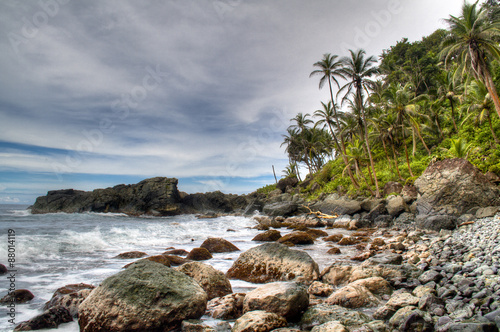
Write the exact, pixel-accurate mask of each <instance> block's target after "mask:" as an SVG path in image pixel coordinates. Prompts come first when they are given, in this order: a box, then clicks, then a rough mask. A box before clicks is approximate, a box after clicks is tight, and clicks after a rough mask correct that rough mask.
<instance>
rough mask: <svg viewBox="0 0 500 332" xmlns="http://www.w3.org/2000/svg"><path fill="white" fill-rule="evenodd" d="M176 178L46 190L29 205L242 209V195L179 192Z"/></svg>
mask: <svg viewBox="0 0 500 332" xmlns="http://www.w3.org/2000/svg"><path fill="white" fill-rule="evenodd" d="M177 183H178V180H177V179H176V178H165V177H156V178H151V179H146V180H143V181H141V182H139V183H137V184H131V185H124V184H120V185H117V186H114V187H112V188H106V189H96V190H94V191H81V190H74V189H64V190H54V191H49V192H48V193H47V195H46V196H40V197H38V198H37V199H36V202H35V204H33V206H31V212H32V213H34V214H40V213H53V212H66V213H81V212H113V213H126V214H129V215H143V214H147V215H153V216H169V215H177V214H183V213H207V212H215V213H230V212H236V211H243V210H244V209H245V208H246V207H247V205H248V203H249V200H248V199H247V197H246V196H238V195H231V194H223V193H222V192H220V191H216V192H211V193H204V194H201V193H197V194H190V195H186V194H184V195H181V193H180V192H179V190H178V189H177Z"/></svg>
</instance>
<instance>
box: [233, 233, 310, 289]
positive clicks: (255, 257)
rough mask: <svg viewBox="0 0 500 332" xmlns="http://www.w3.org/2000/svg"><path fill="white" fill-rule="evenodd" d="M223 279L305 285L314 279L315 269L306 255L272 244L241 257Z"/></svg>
mask: <svg viewBox="0 0 500 332" xmlns="http://www.w3.org/2000/svg"><path fill="white" fill-rule="evenodd" d="M226 275H227V276H228V278H234V279H240V280H245V281H248V282H253V283H266V282H272V281H297V282H302V283H305V284H307V285H309V284H311V283H312V282H313V281H315V280H317V279H318V277H319V269H318V264H317V263H316V262H315V261H314V260H313V259H312V258H311V256H309V254H307V253H306V252H303V251H298V250H292V249H290V248H288V247H287V246H286V245H283V244H280V243H274V242H273V243H264V244H261V245H260V246H257V247H253V248H251V249H249V250H247V251H245V252H244V253H242V254H241V255H240V256H239V257H238V259H237V260H236V261H235V262H234V263H233V265H232V266H231V268H230V269H229V270H228V271H227V274H226Z"/></svg>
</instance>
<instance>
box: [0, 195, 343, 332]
mask: <svg viewBox="0 0 500 332" xmlns="http://www.w3.org/2000/svg"><path fill="white" fill-rule="evenodd" d="M27 207H28V206H21V205H0V263H1V264H4V265H5V266H7V267H9V266H8V257H9V256H8V255H9V250H10V252H14V255H15V262H14V269H15V270H16V272H15V288H16V289H28V290H30V291H31V292H32V293H33V294H34V295H35V298H34V299H33V300H32V301H30V302H29V303H27V304H18V305H16V307H15V324H12V323H11V322H9V319H11V317H10V316H9V315H8V313H9V311H8V308H7V307H6V306H0V331H12V329H13V328H14V327H15V326H16V325H17V324H18V323H20V322H22V321H25V320H28V319H30V318H32V317H34V316H36V315H38V314H40V313H42V312H43V310H42V308H43V305H44V304H45V302H47V301H48V300H50V298H51V297H52V295H53V293H54V291H55V290H57V289H58V288H59V287H63V286H65V285H68V284H74V283H87V284H92V285H96V286H97V285H99V283H100V282H102V281H103V280H104V279H105V278H107V277H109V276H111V275H113V274H115V273H117V272H119V271H120V270H121V269H122V268H123V266H124V265H126V264H128V263H130V262H132V261H134V259H127V260H123V259H117V258H115V257H116V256H117V255H118V254H120V253H123V252H127V251H136V250H137V251H143V252H145V253H147V254H148V255H158V254H161V253H163V252H165V250H166V249H167V248H171V247H173V248H176V249H185V250H187V251H190V250H191V249H193V248H196V247H199V246H200V245H201V244H202V242H203V241H204V240H205V239H207V238H208V237H222V238H224V239H226V240H228V241H230V242H231V243H233V244H234V245H236V246H237V247H238V248H239V249H240V250H241V251H239V252H233V253H219V254H214V257H213V258H212V259H210V260H208V261H205V263H207V264H210V265H212V266H213V267H214V268H216V269H218V270H220V271H222V272H227V270H228V269H229V268H230V267H231V265H232V263H233V262H234V261H235V260H236V259H237V258H238V256H239V255H240V254H241V252H243V251H246V250H248V249H250V248H252V247H254V246H257V245H259V244H261V243H258V242H254V241H252V240H251V239H252V238H253V237H254V236H255V235H256V234H257V233H258V231H257V230H256V229H254V228H253V227H254V226H255V225H256V224H257V223H256V221H255V220H254V219H252V218H247V217H241V216H223V217H218V218H207V219H204V218H197V217H196V216H194V215H182V216H175V217H154V218H152V217H130V216H127V215H124V214H112V213H107V214H104V213H81V214H67V213H51V214H31V213H30V212H29V210H27ZM9 230H10V233H11V237H10V239H11V240H12V233H13V234H15V236H14V240H15V242H11V247H10V248H9ZM280 231H281V232H282V234H285V233H287V232H290V230H286V229H283V228H282V229H280ZM336 232H338V231H336ZM12 244H14V249H12ZM301 247H302V248H301V249H302V250H306V251H307V252H308V253H309V254H310V255H311V256H312V257H313V258H314V259H315V260H316V262H318V263H319V265H320V268H323V267H324V266H326V265H328V264H330V263H331V262H332V258H331V257H332V256H328V255H325V252H326V251H327V249H328V248H327V247H326V244H325V243H324V242H322V241H321V240H320V241H317V243H316V244H315V245H313V246H301ZM11 256H12V254H11ZM9 275H10V274H7V275H3V276H0V296H2V297H3V296H4V295H6V294H7V289H8V288H9V285H10V281H9V280H8V279H7V278H8V277H9ZM231 284H232V287H233V291H234V292H247V291H249V290H251V289H253V288H255V287H256V286H257V285H254V284H250V283H247V282H243V281H238V280H232V281H231ZM78 330H79V329H78V324H77V322H72V323H67V324H62V325H60V326H59V328H58V329H57V330H55V329H54V330H53V331H59V332H62V331H64V332H65V331H78Z"/></svg>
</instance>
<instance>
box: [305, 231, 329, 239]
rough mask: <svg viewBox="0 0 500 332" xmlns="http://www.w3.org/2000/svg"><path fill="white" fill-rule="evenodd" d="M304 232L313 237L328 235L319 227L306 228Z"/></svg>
mask: <svg viewBox="0 0 500 332" xmlns="http://www.w3.org/2000/svg"><path fill="white" fill-rule="evenodd" d="M306 233H307V234H309V235H310V236H311V237H312V238H313V239H318V238H320V237H325V236H328V233H327V232H325V231H322V230H320V229H308V230H307V231H306Z"/></svg>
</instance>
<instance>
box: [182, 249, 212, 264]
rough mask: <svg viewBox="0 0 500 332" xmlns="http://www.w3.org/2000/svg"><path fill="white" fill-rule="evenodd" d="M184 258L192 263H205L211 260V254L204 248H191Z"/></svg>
mask: <svg viewBox="0 0 500 332" xmlns="http://www.w3.org/2000/svg"><path fill="white" fill-rule="evenodd" d="M186 258H187V259H190V260H193V261H206V260H208V259H211V258H212V254H211V253H210V251H208V250H207V249H205V248H193V249H192V250H191V251H190V252H189V254H188V255H187V257H186Z"/></svg>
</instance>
